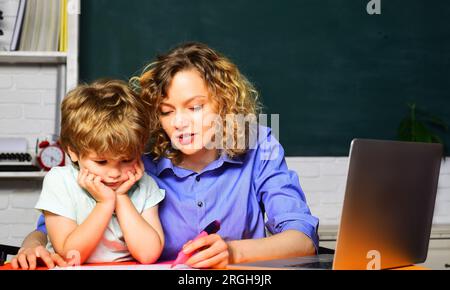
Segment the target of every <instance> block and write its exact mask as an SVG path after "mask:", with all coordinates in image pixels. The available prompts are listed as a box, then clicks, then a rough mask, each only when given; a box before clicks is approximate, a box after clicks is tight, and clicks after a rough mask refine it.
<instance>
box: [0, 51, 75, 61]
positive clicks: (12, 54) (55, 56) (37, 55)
mask: <svg viewBox="0 0 450 290" xmlns="http://www.w3.org/2000/svg"><path fill="white" fill-rule="evenodd" d="M66 60H67V53H66V52H57V51H6V52H5V51H2V52H0V63H11V64H20V63H25V64H27V63H35V64H39V63H50V64H64V63H66Z"/></svg>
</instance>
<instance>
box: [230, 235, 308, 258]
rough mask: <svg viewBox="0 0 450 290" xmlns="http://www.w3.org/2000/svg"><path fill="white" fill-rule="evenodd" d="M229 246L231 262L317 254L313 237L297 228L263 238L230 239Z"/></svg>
mask: <svg viewBox="0 0 450 290" xmlns="http://www.w3.org/2000/svg"><path fill="white" fill-rule="evenodd" d="M228 247H229V251H230V264H237V263H246V262H255V261H263V260H272V259H283V258H292V257H298V256H311V255H315V247H314V243H313V242H312V241H311V239H310V238H309V237H308V236H306V235H305V234H303V233H301V232H299V231H295V230H288V231H285V232H282V233H279V234H276V235H273V236H271V237H267V238H263V239H255V240H236V241H230V242H228Z"/></svg>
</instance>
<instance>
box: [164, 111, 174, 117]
mask: <svg viewBox="0 0 450 290" xmlns="http://www.w3.org/2000/svg"><path fill="white" fill-rule="evenodd" d="M170 113H172V112H171V111H169V112H161V116H167V115H169V114H170Z"/></svg>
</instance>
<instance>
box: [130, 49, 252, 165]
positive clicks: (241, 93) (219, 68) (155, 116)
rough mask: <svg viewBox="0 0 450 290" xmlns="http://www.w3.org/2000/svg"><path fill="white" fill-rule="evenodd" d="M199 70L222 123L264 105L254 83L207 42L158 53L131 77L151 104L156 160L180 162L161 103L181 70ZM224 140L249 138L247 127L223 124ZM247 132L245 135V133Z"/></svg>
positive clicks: (234, 152)
mask: <svg viewBox="0 0 450 290" xmlns="http://www.w3.org/2000/svg"><path fill="white" fill-rule="evenodd" d="M190 69H195V70H197V71H198V72H199V73H200V75H201V76H202V78H203V80H204V81H205V83H206V85H207V87H208V89H209V92H210V94H211V95H212V101H213V102H214V104H215V105H216V107H217V108H218V115H219V116H220V117H221V118H222V120H223V122H224V123H225V121H226V116H227V115H229V114H234V115H244V116H247V115H257V114H258V113H259V112H260V109H261V105H260V103H259V102H258V93H257V91H256V89H255V88H254V87H253V85H252V84H251V83H250V82H249V81H248V80H247V78H246V77H245V76H244V75H242V74H241V73H240V72H239V70H238V68H237V67H236V65H234V64H233V63H232V62H231V61H230V60H229V59H227V58H226V57H225V56H223V55H221V54H220V53H218V52H216V51H214V50H213V49H211V48H209V47H208V46H207V45H205V44H202V43H197V42H192V43H185V44H182V45H180V46H178V47H176V48H174V49H172V50H171V51H169V52H168V53H167V54H165V55H162V56H159V57H158V58H157V60H156V61H155V62H153V63H151V64H150V65H148V66H147V67H146V68H145V69H144V72H143V73H142V75H141V76H140V77H134V78H132V79H131V85H132V87H133V89H135V90H136V91H138V92H139V93H140V94H141V97H142V98H143V99H144V100H146V101H147V102H148V103H149V104H151V108H150V118H151V122H150V124H151V130H150V134H151V135H150V136H151V140H150V144H149V145H150V148H149V149H150V153H151V154H152V155H153V157H154V158H155V159H159V158H160V157H167V158H169V159H171V160H172V161H174V162H175V163H178V162H180V161H181V152H180V151H178V150H175V149H174V148H173V147H172V145H171V141H170V138H169V136H167V134H166V133H165V132H164V130H163V128H162V126H161V122H160V120H159V117H160V114H161V112H160V105H161V103H162V102H163V100H164V98H166V97H167V89H168V87H169V85H170V83H171V81H172V79H173V77H174V76H175V75H176V74H177V73H178V72H181V71H186V70H190ZM223 128H224V131H223V137H224V138H223V142H227V140H229V137H230V136H232V137H233V140H243V139H242V138H245V139H244V140H248V139H249V138H248V135H249V132H248V130H242V128H239V125H238V124H237V123H236V122H235V124H233V128H232V131H233V132H227V126H226V125H225V124H223ZM244 135H245V136H244ZM223 148H225V149H224V151H225V153H226V154H227V155H228V156H229V157H231V158H234V157H237V156H239V155H242V154H244V153H245V152H246V151H247V150H248V148H244V149H242V148H236V146H232V148H227V146H225V145H224V146H223Z"/></svg>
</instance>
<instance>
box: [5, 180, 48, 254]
mask: <svg viewBox="0 0 450 290" xmlns="http://www.w3.org/2000/svg"><path fill="white" fill-rule="evenodd" d="M41 187H42V181H39V180H37V181H36V180H34V181H31V180H22V179H18V180H9V179H0V244H9V245H16V246H19V245H20V243H21V242H22V240H23V238H24V237H25V236H26V235H27V234H28V233H29V232H31V231H32V230H34V229H35V228H36V221H37V218H38V216H39V213H38V212H37V211H36V210H34V205H35V204H36V202H37V200H38V198H39V193H40V189H41Z"/></svg>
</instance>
